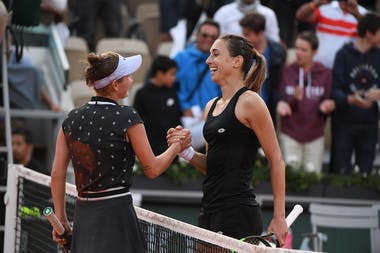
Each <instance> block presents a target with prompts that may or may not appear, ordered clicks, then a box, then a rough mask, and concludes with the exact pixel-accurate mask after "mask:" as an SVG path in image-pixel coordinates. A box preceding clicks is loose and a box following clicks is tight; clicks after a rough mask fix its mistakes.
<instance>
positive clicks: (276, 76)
mask: <svg viewBox="0 0 380 253" xmlns="http://www.w3.org/2000/svg"><path fill="white" fill-rule="evenodd" d="M240 25H241V27H242V31H243V35H244V37H246V38H247V39H248V41H250V42H251V43H252V45H253V47H254V48H255V49H256V50H257V51H259V52H260V53H261V54H262V55H264V57H265V59H266V66H267V75H266V79H265V81H264V83H263V86H262V88H261V92H260V95H261V97H262V98H263V99H264V101H265V103H266V105H267V106H268V109H269V112H270V114H271V117H272V120H273V122H274V123H275V122H276V104H277V101H278V86H279V83H280V78H281V73H282V68H283V66H284V63H285V60H286V51H285V49H284V48H283V46H282V45H281V44H280V43H279V42H276V41H273V40H271V39H270V38H268V37H267V36H266V34H265V27H266V20H265V17H264V16H263V15H261V14H260V13H258V12H252V13H248V14H246V15H245V16H244V17H243V18H242V19H241V20H240ZM275 125H276V124H275Z"/></svg>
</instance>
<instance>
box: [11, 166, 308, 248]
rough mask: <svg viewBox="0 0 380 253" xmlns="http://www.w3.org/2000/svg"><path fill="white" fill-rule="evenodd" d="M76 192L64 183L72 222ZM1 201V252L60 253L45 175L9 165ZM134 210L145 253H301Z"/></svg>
mask: <svg viewBox="0 0 380 253" xmlns="http://www.w3.org/2000/svg"><path fill="white" fill-rule="evenodd" d="M76 194H77V193H76V189H75V186H74V185H72V184H69V183H67V184H66V195H67V196H66V201H67V203H66V210H67V214H68V218H69V220H71V221H72V218H73V214H74V207H75V197H76ZM5 203H6V220H5V238H4V252H6V253H11V252H15V253H19V252H20V253H26V252H28V253H45V252H46V253H52V252H60V249H59V248H58V247H57V245H56V243H55V242H54V241H53V240H52V239H51V230H52V228H51V225H50V224H49V222H48V220H47V219H46V218H45V217H44V216H43V215H42V211H43V209H44V208H45V207H46V206H52V200H51V194H50V177H49V176H46V175H43V174H40V173H38V172H36V171H33V170H30V169H28V168H25V167H23V166H20V165H9V169H8V181H7V194H6V197H5ZM135 209H136V213H137V216H138V219H139V223H140V225H141V228H142V231H143V235H144V237H145V241H146V246H147V249H148V252H149V253H182V252H183V253H193V252H194V253H195V252H196V253H198V252H199V253H200V252H209V253H216V252H218V253H219V252H226V253H227V252H240V253H248V252H250V253H251V252H259V253H260V252H266V253H272V252H273V253H296V252H299V253H301V252H305V251H299V250H288V249H273V248H262V247H257V246H254V245H251V244H248V243H245V242H242V241H239V240H235V239H233V238H230V237H227V236H224V235H221V234H218V233H214V232H211V231H208V230H205V229H201V228H198V227H196V226H193V225H190V224H187V223H184V222H181V221H178V220H175V219H172V218H169V217H166V216H164V215H160V214H157V213H154V212H151V211H148V210H145V209H143V208H140V207H135ZM88 253H89V252H88Z"/></svg>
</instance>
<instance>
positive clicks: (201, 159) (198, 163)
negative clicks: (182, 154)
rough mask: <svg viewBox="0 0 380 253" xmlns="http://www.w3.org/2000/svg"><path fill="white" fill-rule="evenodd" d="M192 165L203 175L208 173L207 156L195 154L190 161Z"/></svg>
mask: <svg viewBox="0 0 380 253" xmlns="http://www.w3.org/2000/svg"><path fill="white" fill-rule="evenodd" d="M189 162H190V163H191V165H193V166H194V167H195V168H197V169H198V170H199V171H200V172H202V173H203V174H206V171H207V163H206V155H205V154H202V153H199V152H195V154H194V156H193V158H192V159H191V160H190V161H189Z"/></svg>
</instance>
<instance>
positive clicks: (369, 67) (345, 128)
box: [330, 12, 380, 176]
mask: <svg viewBox="0 0 380 253" xmlns="http://www.w3.org/2000/svg"><path fill="white" fill-rule="evenodd" d="M357 32H358V36H359V37H358V39H357V40H355V42H351V43H348V44H346V45H344V46H343V47H342V49H340V50H339V51H338V52H337V54H336V57H335V62H334V68H333V90H332V98H333V99H334V100H335V103H336V110H335V111H334V112H333V114H332V119H331V120H332V121H331V126H332V148H331V149H332V150H331V151H332V155H331V164H330V166H331V170H332V172H335V173H344V174H350V173H352V171H353V164H352V163H351V156H352V153H355V164H356V165H357V166H358V167H359V169H360V173H361V175H362V176H367V175H369V174H370V173H371V171H372V169H373V163H374V160H375V155H376V145H377V143H378V141H377V140H378V136H379V129H378V122H379V102H380V60H379V59H380V49H379V45H380V15H379V14H377V13H374V12H369V13H367V14H365V15H364V16H363V17H361V18H360V19H359V23H358V31H357Z"/></svg>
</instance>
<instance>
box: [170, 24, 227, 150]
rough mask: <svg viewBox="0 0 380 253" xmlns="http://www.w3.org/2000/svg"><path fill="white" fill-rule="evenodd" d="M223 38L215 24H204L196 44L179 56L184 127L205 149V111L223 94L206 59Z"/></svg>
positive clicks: (179, 82)
mask: <svg viewBox="0 0 380 253" xmlns="http://www.w3.org/2000/svg"><path fill="white" fill-rule="evenodd" d="M218 37H219V25H218V23H216V22H215V21H213V20H210V19H207V20H205V21H203V22H202V23H201V24H200V25H199V26H198V28H197V33H196V38H195V43H193V44H190V45H189V46H188V47H187V48H186V49H184V50H183V51H180V52H179V53H178V54H177V55H176V56H175V58H174V59H175V61H176V62H177V65H178V72H177V80H178V98H179V101H180V105H181V109H182V111H183V117H182V123H183V124H184V126H185V127H186V128H189V129H190V130H191V133H192V135H193V145H194V146H195V147H196V148H202V147H203V146H204V140H203V134H202V128H203V124H204V120H203V113H202V112H203V110H204V108H205V106H206V104H207V102H208V101H209V100H210V99H212V98H214V97H217V96H219V95H220V94H221V92H220V88H219V86H218V85H217V84H215V83H214V82H213V81H212V80H211V74H210V71H209V66H208V65H207V64H206V59H207V57H208V56H209V52H210V48H211V46H212V43H214V41H215V40H216V39H217V38H218Z"/></svg>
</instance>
